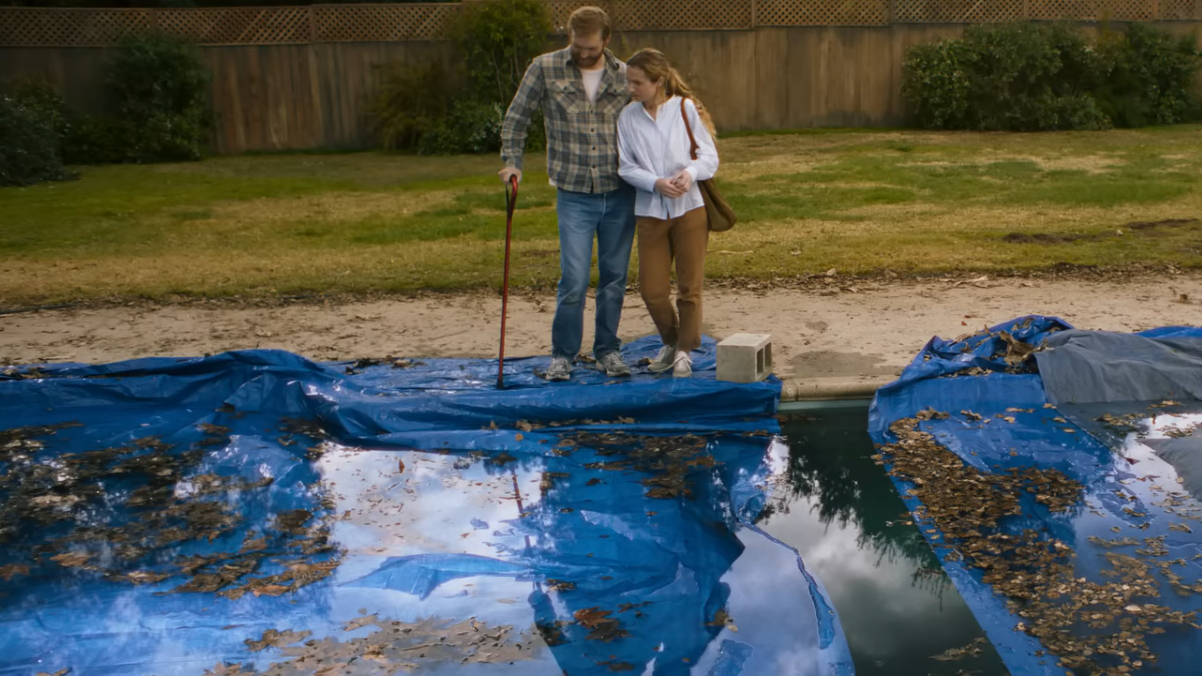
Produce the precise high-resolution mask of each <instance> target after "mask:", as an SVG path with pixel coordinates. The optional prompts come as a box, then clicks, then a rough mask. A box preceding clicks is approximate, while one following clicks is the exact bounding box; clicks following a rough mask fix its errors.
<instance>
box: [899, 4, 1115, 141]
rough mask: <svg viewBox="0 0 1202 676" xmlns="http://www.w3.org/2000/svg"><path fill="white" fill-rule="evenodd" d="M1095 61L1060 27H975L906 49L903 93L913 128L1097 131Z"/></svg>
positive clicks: (1102, 121) (1072, 32) (1100, 117)
mask: <svg viewBox="0 0 1202 676" xmlns="http://www.w3.org/2000/svg"><path fill="white" fill-rule="evenodd" d="M1099 64H1100V61H1099V59H1098V57H1097V55H1096V53H1095V52H1094V50H1093V49H1092V48H1091V47H1090V46H1089V44H1088V43H1086V41H1085V39H1084V38H1083V37H1082V35H1081V33H1080V32H1079V31H1078V30H1076V29H1075V28H1072V27H1070V26H1068V25H1063V24H1051V25H1048V24H1027V23H1019V24H1002V25H991V26H973V27H971V28H969V29H968V30H967V31H965V35H964V37H963V38H961V39H959V40H949V41H943V42H937V43H933V44H928V45H920V46H918V47H915V48H912V49H911V50H910V51H909V52H908V53H907V58H906V62H905V65H904V78H903V83H902V93H903V96H905V98H906V100H907V101H908V102H909V103H910V105H911V107H912V108H913V110H914V112H915V114H916V116H917V118H918V122H919V123H920V124H921V125H922V126H924V127H928V128H934V129H978V130H992V131H1047V130H1055V129H1102V128H1106V127H1107V126H1109V121H1108V119H1107V118H1106V116H1105V115H1104V114H1103V113H1102V112H1101V110H1100V109H1099V107H1098V106H1097V104H1096V102H1094V101H1093V99H1092V98H1090V96H1089V94H1090V92H1092V91H1093V90H1094V89H1095V88H1096V87H1097V86H1098V84H1099V82H1100V67H1099Z"/></svg>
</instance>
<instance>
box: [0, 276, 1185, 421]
mask: <svg viewBox="0 0 1202 676" xmlns="http://www.w3.org/2000/svg"><path fill="white" fill-rule="evenodd" d="M554 305H555V301H554V297H553V296H551V295H546V296H541V295H540V296H530V295H525V296H522V297H516V298H511V299H510V312H509V320H508V333H509V340H508V344H507V345H508V346H507V348H506V350H507V355H509V356H527V355H539V354H546V353H548V352H549V350H550V335H551V318H552V315H553V312H554ZM500 306H501V303H500V299H499V298H498V297H497V296H492V295H485V294H473V295H445V296H432V297H426V298H419V299H391V300H377V301H361V302H347V303H341V304H332V303H327V304H314V303H295V304H290V305H275V306H270V307H255V306H251V305H235V304H231V303H228V302H212V303H189V304H183V305H147V304H132V305H127V306H111V307H95V308H78V309H65V310H43V311H36V312H27V313H20V314H11V315H6V316H0V362H3V363H9V364H14V363H16V364H20V363H32V362H38V361H43V360H44V361H77V362H93V363H99V362H109V361H116V360H121V359H129V358H134V357H144V356H191V355H200V354H204V353H216V352H221V351H224V350H233V349H243V348H279V349H284V350H290V351H292V352H296V353H299V354H302V355H305V356H307V357H310V358H313V359H317V360H333V359H348V358H359V357H382V356H385V355H393V356H405V357H442V356H457V357H459V356H463V357H487V356H495V354H496V350H497V335H498V329H499V322H500V309H501V307H500ZM1025 314H1047V315H1055V316H1059V317H1061V318H1063V319H1065V320H1067V321H1068V322H1070V323H1071V324H1073V325H1075V326H1077V327H1079V328H1091V329H1107V330H1115V331H1133V330H1140V329H1145V328H1151V327H1155V326H1165V325H1180V324H1193V325H1197V324H1199V323H1200V322H1202V275H1194V274H1178V275H1168V274H1166V275H1164V276H1163V277H1159V278H1146V279H1142V280H1138V281H1128V282H1120V283H1113V282H1089V281H1079V280H1078V281H1039V280H1021V281H1020V280H1013V279H1001V280H989V279H985V280H982V279H977V280H975V281H965V280H959V281H953V280H944V281H924V282H895V283H890V284H881V285H867V286H860V287H858V288H854V290H848V289H846V288H845V289H843V290H839V289H838V288H837V285H832V287H831V288H828V289H821V290H816V291H802V290H782V289H759V290H711V291H709V292H708V293H707V297H706V305H705V316H706V332H707V333H709V334H710V335H713V336H715V337H717V338H722V337H725V336H727V335H730V334H732V333H737V332H752V333H770V334H772V336H773V343H774V351H775V361H776V372H777V374H778V375H780V376H782V377H783V378H785V379H786V380H787V381H788V382H787V385H786V398H794V396H803V395H800V394H797V393H799V392H801V391H803V390H808V391H813V393H815V394H817V395H821V394H823V390H824V389H826V390H831V388H834V390H838V389H840V388H843V389H847V388H848V387H851V388H852V389H853V390H865V389H871V388H872V387H875V386H878V385H879V384H882V383H884V382H887V381H889V380H891V379H892V378H893V377H894V376H896V375H897V374H898V373H899V372H900V371H901V369H902V368H903V367H904V366H905V365H906V364H907V363H908V362H909V361H910V360H911V359H912V358H913V356H914V354H915V353H916V352H917V351H918V350H919V349H920V348H921V347H922V346H923V344H924V343H925V342H926V341H927V340H928V339H929V338H930V337H931V336H934V335H939V336H943V337H946V338H954V337H956V336H959V335H961V334H965V333H970V332H972V331H975V330H977V329H979V328H981V327H982V326H983V325H986V324H996V323H999V322H1002V321H1005V320H1007V319H1011V318H1014V317H1018V316H1022V315H1025ZM591 321H592V312H591V307H590V311H589V314H588V315H586V336H585V349H586V350H587V349H588V347H589V346H590V345H591V340H592V336H591V333H592V331H591V326H589V324H591ZM652 331H653V327H652V324H651V320H650V318H649V317H648V316H647V313H646V311H645V309H644V308H643V305H642V302H641V301H640V300H639V298H638V297H637V296H633V295H632V296H628V297H627V302H626V310H625V313H624V316H623V321H622V330H621V334H622V337H623V338H624V339H631V338H636V337H639V336H643V335H647V334H649V333H651V332H652ZM815 388H817V390H816V391H815ZM826 393H827V394H830V391H828V392H826Z"/></svg>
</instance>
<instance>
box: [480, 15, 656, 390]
mask: <svg viewBox="0 0 1202 676" xmlns="http://www.w3.org/2000/svg"><path fill="white" fill-rule="evenodd" d="M568 27H569V29H570V32H571V33H570V34H571V44H570V46H569V47H568V48H567V49H562V50H560V51H556V52H551V53H549V54H543V55H541V56H539V57H537V58H535V59H534V61H533V62H532V63H531V64H530V67H529V68H528V69H527V70H526V74H525V76H524V77H523V78H522V84H521V86H520V87H519V88H518V92H517V95H515V96H514V98H513V103H512V104H510V106H509V110H508V112H506V113H505V123H504V125H503V126H502V128H501V159H502V160H503V161H504V162H505V168H504V169H502V170H501V171H500V175H501V180H502V181H505V182H509V180H510V177H513V176H516V177H517V178H518V180H521V178H522V155H523V151H524V150H525V147H526V130H527V128H528V127H529V125H530V116H531V114H532V113H533V112H534V111H535V110H538V109H540V108H541V110H542V111H543V116H544V120H545V123H546V127H547V173H548V174H549V175H550V177H551V185H553V186H555V187H556V188H558V199H557V204H556V211H557V213H558V216H559V267H560V277H559V291H558V296H557V298H556V303H555V320H554V323H553V324H552V328H551V366H550V367H549V368H548V369H547V372H546V378H547V380H568V379H569V378H571V375H572V364H573V363H574V362H575V360H576V355H577V353H578V352H579V351H580V343H581V340H582V336H583V333H584V300H585V296H586V295H587V293H588V285H589V276H590V271H591V268H592V257H593V238H594V237H596V239H597V268H598V276H599V281H598V284H597V313H596V314H597V316H596V338H595V339H594V342H593V356H594V357H596V359H597V368H598V370H602V371H605V373H606V374H607V375H609V376H611V377H613V376H628V375H630V368H629V367H628V366H627V365H626V363H625V362H624V361H623V360H622V354H621V352H620V348H621V346H622V344H621V341H620V340H619V339H618V322H619V321H620V320H621V317H622V301H623V300H624V299H625V296H626V272H627V269H628V268H629V266H630V249H631V245H632V243H633V241H634V227H635V226H634V189H633V188H631V187H630V186H629V185H627V184H626V183H625V182H623V181H622V180H621V179H620V178H618V148H617V123H618V114H619V113H621V112H622V108H623V107H624V106H625V105H626V104H627V103H628V102H629V101H630V95H629V94H628V93H627V91H626V66H625V64H623V63H622V62H621V61H618V60H617V59H616V58H614V56H613V54H611V53H610V51H609V49H608V45H609V38H610V23H609V16H608V15H607V14H606V13H605V12H604V11H603V10H601V9H598V8H596V7H581V8H580V9H578V10H576V11H575V12H573V13H572V16H571V18H569V19H568Z"/></svg>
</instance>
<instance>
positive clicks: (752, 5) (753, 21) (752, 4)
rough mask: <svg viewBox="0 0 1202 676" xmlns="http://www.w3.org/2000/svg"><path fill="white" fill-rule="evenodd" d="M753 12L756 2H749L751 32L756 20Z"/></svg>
mask: <svg viewBox="0 0 1202 676" xmlns="http://www.w3.org/2000/svg"><path fill="white" fill-rule="evenodd" d="M755 10H756V0H751V28H752V29H753V30H754V29H755V27H756V21H757V20H758V19H757V17H756V14H755Z"/></svg>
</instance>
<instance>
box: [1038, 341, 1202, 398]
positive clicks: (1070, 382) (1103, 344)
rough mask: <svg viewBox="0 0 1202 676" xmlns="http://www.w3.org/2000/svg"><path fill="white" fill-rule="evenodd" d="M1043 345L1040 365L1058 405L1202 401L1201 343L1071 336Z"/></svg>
mask: <svg viewBox="0 0 1202 676" xmlns="http://www.w3.org/2000/svg"><path fill="white" fill-rule="evenodd" d="M1044 345H1045V348H1046V349H1045V350H1044V351H1042V352H1037V353H1036V354H1035V360H1036V362H1037V363H1038V364H1039V374H1040V376H1042V377H1043V387H1044V390H1045V391H1046V392H1047V395H1048V401H1050V402H1052V403H1053V404H1056V405H1060V404H1089V403H1094V402H1117V401H1161V400H1164V399H1177V400H1183V399H1196V400H1202V338H1182V337H1179V338H1148V337H1145V336H1139V335H1135V334H1127V333H1109V332H1106V331H1079V330H1072V331H1063V332H1060V333H1055V334H1052V335H1051V336H1049V337H1048V339H1047V342H1046V343H1044Z"/></svg>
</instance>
